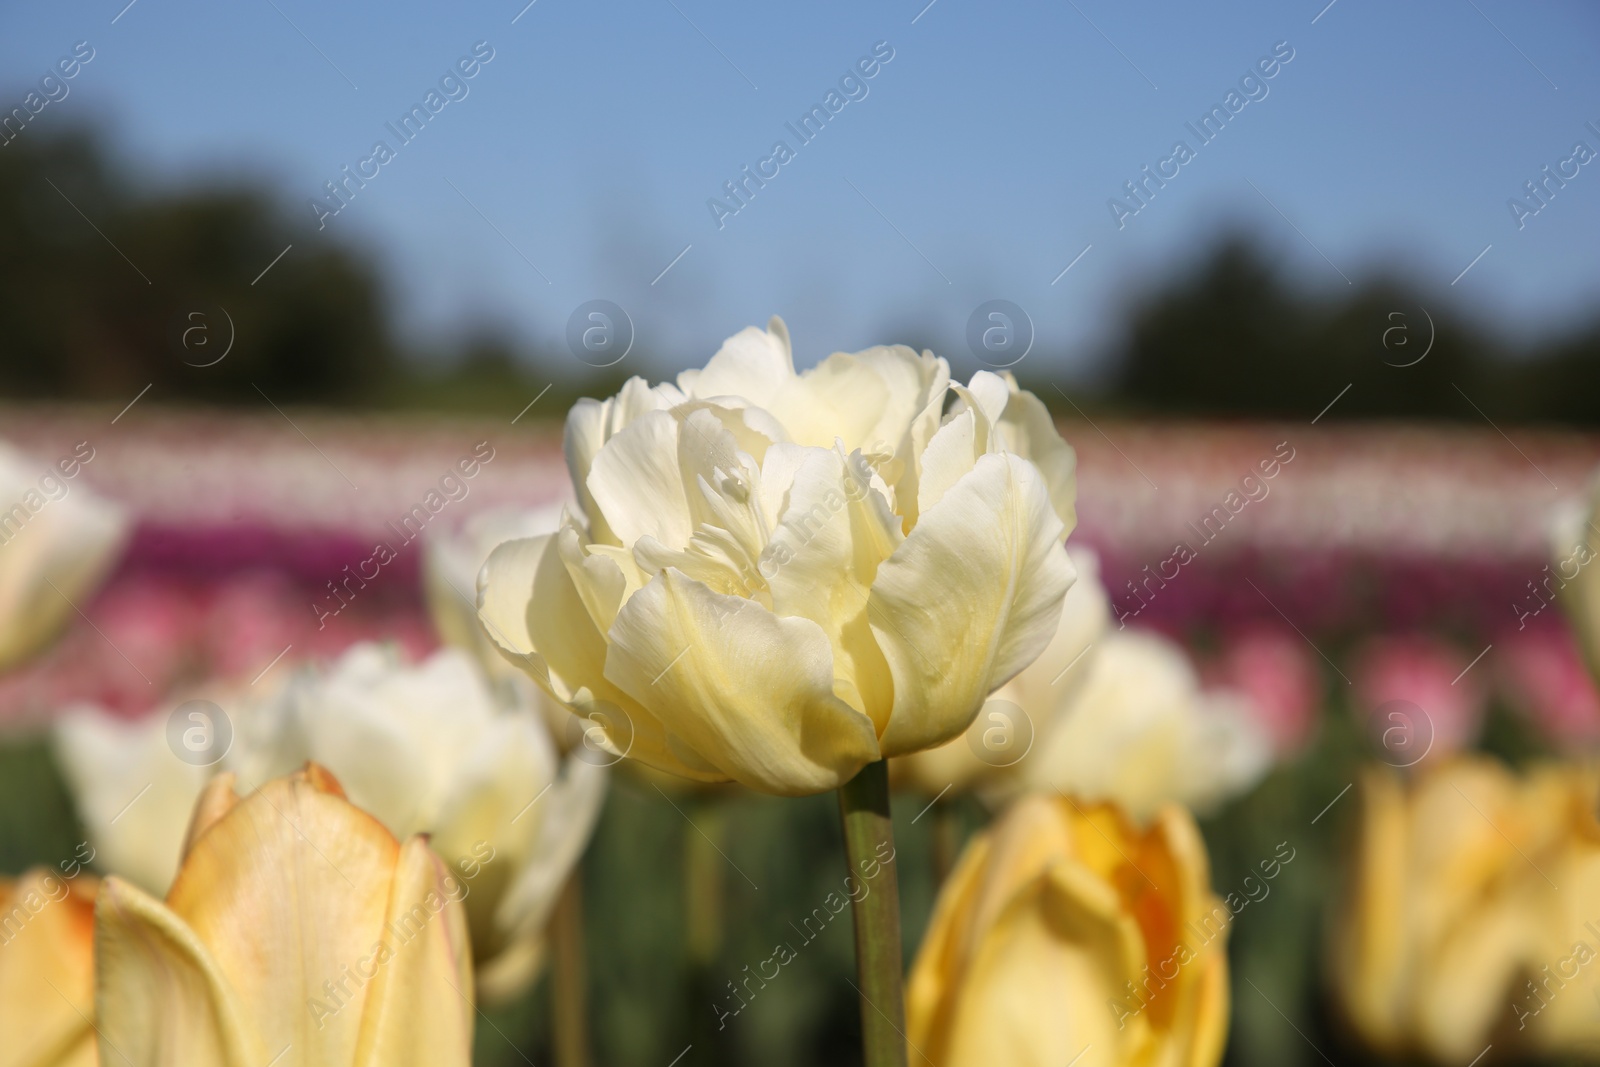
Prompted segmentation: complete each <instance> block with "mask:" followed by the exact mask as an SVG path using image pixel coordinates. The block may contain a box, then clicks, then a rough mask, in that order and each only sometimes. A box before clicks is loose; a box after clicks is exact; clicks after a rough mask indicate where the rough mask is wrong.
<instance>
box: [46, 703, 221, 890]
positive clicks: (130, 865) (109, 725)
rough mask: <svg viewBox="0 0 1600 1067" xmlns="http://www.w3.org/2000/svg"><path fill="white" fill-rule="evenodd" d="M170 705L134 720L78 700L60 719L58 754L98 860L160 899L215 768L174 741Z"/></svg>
mask: <svg viewBox="0 0 1600 1067" xmlns="http://www.w3.org/2000/svg"><path fill="white" fill-rule="evenodd" d="M170 710H171V709H169V708H164V709H162V711H161V712H160V713H158V714H152V715H149V716H146V717H145V718H143V719H140V720H137V721H129V720H127V719H123V718H117V717H115V716H112V715H111V714H109V713H108V712H105V711H103V710H101V709H100V708H97V707H94V706H92V705H75V706H73V707H70V708H68V709H66V710H65V711H64V712H63V713H62V714H61V715H60V717H58V718H57V719H56V723H55V738H54V741H55V753H56V760H57V762H58V763H59V764H60V766H61V770H62V773H63V775H64V776H65V777H66V780H67V786H68V788H69V789H70V790H71V791H72V796H73V800H74V802H75V804H76V806H77V810H78V817H79V819H81V820H82V821H83V825H84V829H85V830H87V831H88V834H89V844H90V846H91V847H92V848H93V849H94V851H95V859H94V862H95V865H96V866H97V867H99V868H100V869H101V870H102V871H104V872H105V873H107V874H115V875H118V876H119V877H122V878H125V879H127V880H128V881H130V882H133V883H135V884H136V885H138V886H139V887H140V888H142V889H145V890H146V891H148V892H150V893H152V894H154V895H155V896H157V897H161V896H165V895H166V892H167V887H168V886H169V885H170V884H171V883H172V876H173V875H174V874H176V873H177V870H178V863H179V861H180V860H181V859H182V855H183V838H184V834H185V833H186V832H187V831H188V828H189V817H190V815H191V814H192V813H193V811H194V802H195V800H196V798H198V797H199V796H200V791H201V790H202V789H204V788H205V784H206V781H207V780H208V779H209V778H210V777H211V775H212V772H213V770H214V769H215V768H213V767H202V766H197V765H196V764H194V763H190V762H187V761H185V760H182V759H179V758H178V756H177V755H176V754H175V752H174V751H173V749H172V748H171V746H170V745H169V744H168V741H167V720H168V718H169V715H170Z"/></svg>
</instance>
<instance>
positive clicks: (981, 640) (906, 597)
mask: <svg viewBox="0 0 1600 1067" xmlns="http://www.w3.org/2000/svg"><path fill="white" fill-rule="evenodd" d="M1072 574H1073V571H1072V563H1071V561H1070V560H1069V559H1068V557H1067V553H1066V549H1064V548H1063V547H1062V545H1061V520H1060V519H1059V518H1057V517H1056V514H1055V512H1054V511H1053V510H1052V508H1051V505H1050V499H1049V494H1048V493H1047V492H1046V489H1045V485H1044V482H1043V480H1042V479H1041V478H1040V476H1039V472H1038V470H1037V468H1035V467H1033V466H1032V465H1031V464H1029V463H1026V462H1024V461H1023V460H1021V459H1018V458H1017V457H1015V456H1010V455H1003V454H995V455H985V456H983V457H981V458H980V459H979V460H978V462H977V464H976V465H975V466H974V467H973V469H972V470H971V471H970V472H969V473H968V474H967V475H965V476H964V477H962V478H961V479H960V480H959V481H958V482H956V483H955V485H953V486H952V487H951V488H950V489H949V490H948V491H947V492H946V493H945V494H944V495H943V496H942V497H941V499H940V500H939V502H938V503H937V504H935V505H934V506H933V507H932V508H930V509H929V510H928V511H926V512H924V513H923V515H922V518H921V519H920V521H918V523H917V525H916V527H915V528H914V529H912V531H911V533H909V534H908V535H906V539H905V541H904V542H902V543H901V545H900V547H899V548H897V549H895V551H894V554H893V555H891V556H890V557H889V558H888V559H887V560H885V561H884V562H883V564H882V565H881V566H880V567H879V568H878V574H877V577H876V579H875V580H874V581H873V584H872V593H871V604H872V607H873V611H872V615H871V621H872V629H873V632H874V633H875V634H876V635H877V637H878V643H879V645H880V646H881V647H882V649H883V651H884V655H885V657H886V658H887V659H888V662H889V669H890V671H891V673H892V675H893V677H894V712H893V714H892V715H891V716H890V719H889V726H888V728H887V729H886V730H885V731H884V734H883V739H882V748H883V751H884V753H885V754H886V755H891V756H894V755H904V754H906V753H909V752H915V751H917V750H919V749H923V748H930V747H932V746H934V745H938V744H940V743H942V742H944V741H946V740H948V739H950V738H951V737H954V736H955V735H956V734H958V733H960V732H961V731H962V730H964V729H966V727H967V724H968V723H970V722H971V721H972V718H973V716H974V715H976V714H977V712H978V709H979V707H980V706H981V705H982V704H983V701H984V698H985V697H987V696H988V695H989V694H990V693H991V692H992V691H993V690H995V689H996V688H998V687H999V686H1000V685H1002V684H1003V683H1005V682H1006V681H1008V680H1009V679H1010V678H1011V677H1012V676H1013V675H1015V674H1016V673H1017V672H1019V671H1020V670H1022V669H1023V668H1024V667H1026V666H1027V665H1028V664H1029V663H1031V662H1033V660H1034V659H1035V658H1036V657H1037V656H1038V655H1039V653H1040V652H1041V651H1042V650H1043V649H1044V647H1045V646H1046V645H1047V644H1049V642H1050V638H1051V637H1052V636H1053V635H1054V634H1055V632H1056V628H1057V625H1058V624H1059V622H1060V620H1061V601H1062V598H1063V597H1064V596H1065V595H1066V591H1067V587H1068V586H1069V585H1070V584H1071V581H1072Z"/></svg>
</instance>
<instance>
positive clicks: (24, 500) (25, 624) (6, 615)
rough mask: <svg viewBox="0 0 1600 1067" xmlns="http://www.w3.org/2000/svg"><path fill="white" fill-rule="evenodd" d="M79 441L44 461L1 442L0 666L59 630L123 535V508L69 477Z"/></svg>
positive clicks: (11, 663)
mask: <svg viewBox="0 0 1600 1067" xmlns="http://www.w3.org/2000/svg"><path fill="white" fill-rule="evenodd" d="M85 447H87V445H86V444H85V445H80V446H79V451H78V452H76V453H74V454H73V455H71V456H67V457H64V458H62V459H60V460H58V461H57V462H56V463H55V464H50V463H46V462H45V461H43V460H35V459H31V458H29V457H27V456H24V455H23V454H22V453H20V452H18V451H17V450H16V449H14V448H12V447H11V446H10V445H8V444H5V443H4V442H0V670H5V669H7V668H9V667H14V666H16V665H17V664H18V663H20V662H22V661H23V660H25V659H27V658H28V657H29V656H31V655H33V654H34V653H36V652H38V651H39V650H40V649H41V648H43V647H44V646H45V645H46V644H48V643H49V642H50V641H51V640H52V639H53V638H54V637H55V636H56V635H57V634H58V633H59V632H60V631H61V629H62V627H63V626H64V625H65V624H66V622H67V621H68V619H70V618H71V617H72V616H73V615H74V614H75V613H76V612H75V605H81V604H82V601H83V600H84V599H86V598H87V597H88V596H89V594H90V593H92V592H93V591H94V590H95V588H96V587H97V586H98V585H99V584H100V582H101V581H102V580H103V579H104V578H105V576H106V574H107V573H108V572H109V571H110V570H111V567H112V565H113V564H114V563H115V562H116V560H117V557H118V555H119V554H120V553H121V551H122V548H123V545H124V544H125V543H126V541H127V537H128V530H129V526H130V524H129V521H128V518H127V516H126V514H125V513H124V511H123V509H122V508H121V507H119V506H118V505H116V504H113V503H111V502H110V501H108V500H104V499H102V498H101V497H98V496H96V495H94V494H93V493H91V492H90V491H89V489H88V487H87V486H84V485H82V484H80V483H78V482H77V481H75V480H74V479H75V478H76V477H77V476H78V474H79V468H80V467H81V462H80V461H81V460H82V454H81V453H82V449H83V448H85ZM88 455H89V458H91V459H92V458H93V455H94V452H93V449H90V450H89V453H88ZM68 470H71V471H72V474H71V475H66V474H65V472H66V471H68Z"/></svg>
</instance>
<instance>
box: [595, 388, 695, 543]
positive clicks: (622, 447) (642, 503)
mask: <svg viewBox="0 0 1600 1067" xmlns="http://www.w3.org/2000/svg"><path fill="white" fill-rule="evenodd" d="M678 431H679V423H678V419H677V418H676V417H675V416H674V415H673V414H672V413H671V412H667V411H652V412H648V413H646V414H645V415H644V416H642V417H641V418H639V419H637V420H635V421H634V422H632V423H630V424H629V425H628V426H627V427H625V428H624V429H623V430H622V431H621V432H619V433H618V434H617V435H616V436H615V437H613V438H612V439H611V440H609V441H607V442H606V446H605V447H604V448H602V449H601V450H600V454H599V455H597V456H595V458H594V466H593V467H591V468H590V470H589V479H588V482H587V483H586V484H587V485H588V488H589V492H590V493H591V494H592V495H593V497H594V502H595V507H596V508H597V509H598V514H600V515H602V516H604V518H605V521H606V523H607V524H608V525H609V526H610V527H611V529H612V530H613V531H614V532H615V533H616V536H617V537H618V538H619V539H620V541H621V543H622V544H624V545H631V544H633V543H635V542H636V541H638V540H639V539H640V538H641V537H653V538H655V539H656V540H657V541H660V542H661V543H662V544H664V545H666V546H667V547H668V548H682V547H684V546H685V545H687V544H688V543H689V537H690V535H691V534H693V533H694V520H693V519H692V518H691V516H690V512H689V501H688V498H687V497H686V496H685V495H684V484H683V475H682V473H681V471H682V468H681V466H680V461H679V457H678V436H679V434H678Z"/></svg>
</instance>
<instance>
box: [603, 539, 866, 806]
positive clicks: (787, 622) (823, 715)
mask: <svg viewBox="0 0 1600 1067" xmlns="http://www.w3.org/2000/svg"><path fill="white" fill-rule="evenodd" d="M734 615H738V616H739V618H738V619H737V620H733V619H730V618H729V617H730V616H734ZM610 637H611V642H612V643H611V649H610V652H609V654H608V656H607V659H606V678H607V679H608V680H610V681H611V682H613V683H614V684H616V685H617V686H618V687H619V688H620V689H622V691H623V692H625V693H627V694H628V695H629V696H630V697H632V698H633V699H634V700H635V701H637V702H638V703H639V704H640V705H641V706H642V707H645V708H647V709H649V710H650V711H651V713H652V714H654V715H655V717H656V718H657V719H659V720H660V721H661V722H662V723H663V724H665V725H666V726H667V728H668V729H669V730H670V731H671V732H672V733H673V734H675V735H677V736H679V737H681V738H683V740H684V741H685V742H686V743H688V744H689V745H691V746H692V747H693V749H694V750H695V751H696V752H698V753H699V754H700V755H702V756H703V757H704V758H705V759H706V760H707V761H708V762H710V763H711V764H712V765H714V766H715V767H717V768H718V769H719V770H720V771H721V772H722V773H723V774H725V775H727V776H728V777H730V778H733V779H734V780H735V781H738V782H740V783H742V784H744V785H748V786H750V787H751V788H754V789H760V790H762V791H764V792H771V793H780V794H791V793H792V794H803V793H816V792H821V791H823V790H826V789H833V788H837V787H838V786H839V785H840V784H841V783H842V782H844V781H846V780H848V779H849V778H850V777H851V776H852V775H854V774H855V772H856V771H857V770H859V769H860V767H861V766H862V765H864V764H865V763H869V762H871V761H872V760H873V759H876V758H877V755H878V744H877V738H876V736H875V734H874V731H873V727H872V720H871V719H869V718H867V716H866V715H865V714H864V713H862V712H860V711H857V710H856V709H854V708H852V707H850V705H848V704H846V703H845V702H844V701H842V700H840V699H838V698H837V697H835V696H834V695H833V656H832V652H831V650H830V648H829V645H828V638H827V635H826V634H824V633H823V632H822V628H821V627H819V626H818V625H817V624H816V623H814V622H812V621H810V620H809V619H798V618H780V617H778V616H776V615H774V614H772V612H770V611H768V610H767V609H766V608H763V607H762V606H761V605H759V604H757V603H754V602H753V601H749V600H744V599H743V598H740V597H732V596H723V595H721V594H718V593H713V592H711V591H710V590H709V589H707V588H706V587H705V586H704V585H701V584H700V583H698V582H693V581H690V580H689V579H688V578H685V577H684V576H683V575H681V574H679V573H678V572H677V571H674V570H667V571H663V572H661V574H659V575H657V576H656V577H655V578H653V579H651V580H650V583H649V584H648V585H646V586H645V587H644V588H643V589H641V590H640V591H639V592H638V593H637V594H635V595H634V596H633V597H632V598H631V599H630V600H629V601H628V602H627V604H625V605H623V608H622V611H621V612H620V613H619V614H618V615H617V621H616V624H615V625H614V626H613V627H612V628H611V634H610Z"/></svg>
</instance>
